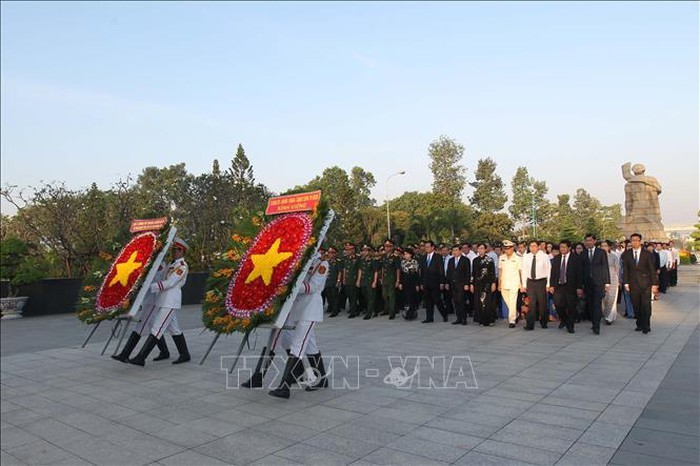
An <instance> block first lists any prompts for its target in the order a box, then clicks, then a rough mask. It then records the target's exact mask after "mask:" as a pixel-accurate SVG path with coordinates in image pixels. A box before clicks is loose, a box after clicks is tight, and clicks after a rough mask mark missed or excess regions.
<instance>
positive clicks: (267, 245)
mask: <svg viewBox="0 0 700 466" xmlns="http://www.w3.org/2000/svg"><path fill="white" fill-rule="evenodd" d="M312 227H313V221H312V219H311V217H310V216H309V215H308V214H305V213H294V214H288V215H284V216H281V217H278V218H276V219H275V220H273V221H272V222H270V223H269V224H267V225H266V226H265V227H264V228H263V230H262V231H260V233H259V234H258V236H257V237H256V238H255V240H254V241H253V243H252V244H251V246H250V248H249V249H248V251H247V252H246V254H245V256H244V257H243V259H242V260H241V262H240V265H239V268H238V270H237V271H236V274H235V275H234V276H233V278H232V279H231V282H230V283H229V288H228V293H227V295H226V309H227V310H228V312H229V313H230V314H232V315H233V316H235V317H241V318H248V317H250V316H251V315H253V314H257V313H261V312H264V311H265V310H267V308H268V307H269V306H270V305H271V304H272V302H273V301H274V299H275V298H276V297H277V295H278V290H279V288H280V287H283V286H285V285H287V284H288V283H289V281H290V280H291V278H292V276H293V275H294V271H295V269H296V267H297V265H298V264H299V262H300V260H301V258H302V256H303V254H304V252H305V250H306V248H307V243H308V241H309V238H310V237H311V231H312Z"/></svg>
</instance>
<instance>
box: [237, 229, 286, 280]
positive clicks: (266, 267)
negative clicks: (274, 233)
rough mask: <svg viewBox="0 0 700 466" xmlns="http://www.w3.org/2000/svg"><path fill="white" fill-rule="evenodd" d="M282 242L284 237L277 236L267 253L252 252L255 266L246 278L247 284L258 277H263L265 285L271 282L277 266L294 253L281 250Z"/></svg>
mask: <svg viewBox="0 0 700 466" xmlns="http://www.w3.org/2000/svg"><path fill="white" fill-rule="evenodd" d="M281 242H282V239H281V238H277V239H276V240H275V242H274V243H272V246H270V249H268V250H267V252H266V253H265V254H251V256H250V260H251V261H253V267H254V268H253V271H252V272H250V275H248V278H246V279H245V282H246V284H248V283H250V282H252V281H253V280H255V279H256V278H258V277H260V278H262V281H263V283H265V286H267V285H269V284H270V282H271V281H272V272H273V271H274V269H275V267H277V265H279V264H280V263H282V262H284V261H286V260H287V259H289V258H290V257H292V256H293V255H294V254H292V253H291V252H279V248H280V243H281Z"/></svg>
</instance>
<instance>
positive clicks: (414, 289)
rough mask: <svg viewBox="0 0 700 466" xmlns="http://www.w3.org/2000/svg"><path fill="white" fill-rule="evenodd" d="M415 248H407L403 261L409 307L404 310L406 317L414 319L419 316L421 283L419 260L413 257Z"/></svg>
mask: <svg viewBox="0 0 700 466" xmlns="http://www.w3.org/2000/svg"><path fill="white" fill-rule="evenodd" d="M413 254H414V252H413V249H411V248H406V250H405V251H404V252H403V260H402V261H401V283H400V284H399V290H401V291H402V293H403V297H404V303H405V304H406V305H407V306H408V309H407V310H405V311H404V319H406V320H413V319H415V318H416V317H417V316H418V287H419V284H420V276H419V275H418V274H419V270H420V268H419V266H418V261H417V260H416V259H415V258H414V257H413Z"/></svg>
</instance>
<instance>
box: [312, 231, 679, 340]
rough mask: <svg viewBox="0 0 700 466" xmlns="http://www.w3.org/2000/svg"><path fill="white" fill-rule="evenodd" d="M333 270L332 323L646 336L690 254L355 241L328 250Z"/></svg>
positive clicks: (604, 243)
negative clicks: (577, 329) (379, 320)
mask: <svg viewBox="0 0 700 466" xmlns="http://www.w3.org/2000/svg"><path fill="white" fill-rule="evenodd" d="M322 252H323V254H324V257H325V258H326V259H327V260H328V263H329V274H328V278H327V280H326V284H325V289H324V292H323V298H324V303H325V305H326V311H327V312H328V313H329V317H336V316H338V315H340V314H341V312H347V317H348V318H351V319H352V318H359V317H362V318H363V319H365V320H369V319H372V318H375V317H378V316H388V318H389V319H390V320H392V319H395V318H396V316H399V315H400V316H402V317H403V318H404V319H405V320H415V319H417V318H418V311H419V309H423V308H424V309H425V318H424V319H423V320H422V323H425V324H427V323H431V322H434V320H435V315H434V311H435V308H437V310H438V312H439V314H440V316H441V317H442V320H443V321H445V322H447V321H448V320H449V316H450V315H451V314H454V320H453V322H452V324H454V325H467V324H468V323H469V321H470V320H471V321H472V322H473V323H474V324H478V325H480V326H486V327H490V326H493V325H495V323H496V321H497V320H499V319H502V320H504V321H506V320H507V323H508V326H509V327H510V328H516V327H517V326H518V323H519V322H523V326H524V328H525V330H534V328H535V324H536V322H538V321H539V323H540V326H541V327H542V328H547V326H548V324H549V323H550V322H558V325H559V328H560V329H563V328H566V330H567V331H568V332H569V333H574V324H575V323H579V322H583V321H590V322H591V329H592V331H593V333H594V334H596V335H597V334H599V333H600V325H601V323H604V324H605V325H612V324H613V322H614V321H615V320H616V319H617V318H618V316H624V317H626V318H629V319H633V318H634V319H637V327H636V330H638V331H641V332H643V333H644V334H647V333H649V332H650V331H651V325H650V317H651V302H652V301H653V300H656V299H659V295H660V294H664V293H666V292H667V290H668V289H669V288H670V287H674V286H676V284H677V282H678V273H677V271H678V265H679V264H680V256H679V251H678V249H676V248H675V245H674V242H673V241H668V242H664V241H648V242H645V243H642V237H641V235H639V234H633V235H631V236H630V238H629V239H626V240H624V241H619V242H617V241H611V240H598V239H597V238H596V236H595V235H592V234H589V235H586V236H585V238H584V241H583V242H578V243H575V244H572V243H571V242H570V241H568V240H562V241H560V242H559V243H558V244H555V243H551V242H545V241H537V240H530V241H518V242H513V241H510V240H504V241H502V242H499V243H489V242H478V243H471V242H461V243H457V244H452V245H446V244H439V245H436V244H435V243H434V242H433V241H430V240H426V241H421V242H420V244H412V245H408V246H406V247H397V246H396V245H395V243H394V242H393V241H392V240H386V241H384V244H383V245H381V246H379V247H376V248H375V247H372V246H369V245H363V246H362V247H361V248H360V253H359V254H357V247H356V245H355V244H353V243H351V242H346V243H345V244H344V246H343V251H342V253H339V251H338V249H337V248H335V247H329V248H328V249H327V250H323V251H322Z"/></svg>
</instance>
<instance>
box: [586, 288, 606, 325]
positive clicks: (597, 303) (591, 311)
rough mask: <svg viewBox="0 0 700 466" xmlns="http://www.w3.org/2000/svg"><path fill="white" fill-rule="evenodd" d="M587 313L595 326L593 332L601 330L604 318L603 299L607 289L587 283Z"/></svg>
mask: <svg viewBox="0 0 700 466" xmlns="http://www.w3.org/2000/svg"><path fill="white" fill-rule="evenodd" d="M585 291H586V311H587V314H588V316H589V318H590V319H591V323H592V324H593V326H592V328H593V330H600V319H602V318H603V297H605V288H603V287H602V286H600V285H597V284H595V283H586V290H585Z"/></svg>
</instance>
